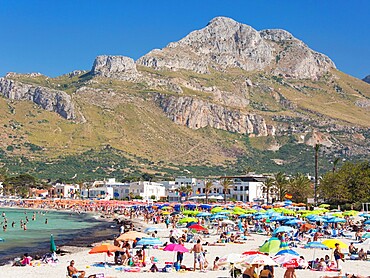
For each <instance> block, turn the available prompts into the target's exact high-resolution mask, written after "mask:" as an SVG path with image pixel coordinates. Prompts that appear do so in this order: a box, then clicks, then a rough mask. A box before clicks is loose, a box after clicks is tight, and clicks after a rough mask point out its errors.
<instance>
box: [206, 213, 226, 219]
mask: <svg viewBox="0 0 370 278" xmlns="http://www.w3.org/2000/svg"><path fill="white" fill-rule="evenodd" d="M227 218H228V217H227V216H226V215H224V214H216V215H213V216H212V217H211V218H210V219H211V220H214V219H227Z"/></svg>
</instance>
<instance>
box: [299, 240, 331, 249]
mask: <svg viewBox="0 0 370 278" xmlns="http://www.w3.org/2000/svg"><path fill="white" fill-rule="evenodd" d="M304 248H311V249H329V248H328V247H327V246H326V245H324V244H322V243H321V242H318V241H311V242H309V243H307V244H306V245H305V246H304Z"/></svg>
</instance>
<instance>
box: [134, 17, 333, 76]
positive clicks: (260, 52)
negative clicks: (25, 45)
mask: <svg viewBox="0 0 370 278" xmlns="http://www.w3.org/2000/svg"><path fill="white" fill-rule="evenodd" d="M137 63H138V64H140V65H143V66H147V67H152V68H154V69H167V70H168V69H170V70H179V69H185V70H191V71H195V72H198V73H209V72H210V69H211V68H213V69H216V70H220V71H223V70H226V69H227V68H241V69H243V70H246V71H254V70H267V71H270V72H271V73H273V74H281V75H283V76H285V77H288V78H298V79H303V78H309V79H317V78H319V77H320V76H321V75H322V74H324V73H325V72H327V71H328V70H329V69H330V68H335V65H334V63H333V62H332V61H331V60H330V59H329V58H328V57H327V56H325V55H323V54H321V53H318V52H315V51H313V50H311V49H310V48H308V47H307V46H306V45H305V44H304V43H303V42H302V41H300V40H298V39H296V38H295V37H294V36H293V35H292V34H290V33H289V32H287V31H285V30H280V29H277V30H273V29H270V30H263V31H260V32H258V31H257V30H255V29H253V28H252V27H251V26H248V25H246V24H242V23H239V22H237V21H235V20H233V19H231V18H227V17H216V18H214V19H212V20H211V21H210V22H209V23H208V24H207V26H206V27H204V28H203V29H200V30H195V31H193V32H191V33H190V34H188V35H187V36H186V37H184V38H183V39H181V40H180V41H178V42H172V43H170V44H168V45H167V47H165V48H163V49H156V50H153V51H151V52H149V53H148V54H146V55H144V56H143V57H141V58H140V59H139V60H138V61H137Z"/></svg>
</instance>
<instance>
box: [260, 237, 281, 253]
mask: <svg viewBox="0 0 370 278" xmlns="http://www.w3.org/2000/svg"><path fill="white" fill-rule="evenodd" d="M280 243H281V241H280V240H279V239H278V238H277V237H272V238H270V239H269V240H268V241H266V242H265V243H264V244H262V246H261V247H260V249H259V251H261V252H263V253H269V254H270V253H276V252H278V251H279V250H280Z"/></svg>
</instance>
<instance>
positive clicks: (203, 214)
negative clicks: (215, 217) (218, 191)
mask: <svg viewBox="0 0 370 278" xmlns="http://www.w3.org/2000/svg"><path fill="white" fill-rule="evenodd" d="M211 215H212V213H209V212H199V213H198V214H197V217H208V216H211Z"/></svg>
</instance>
